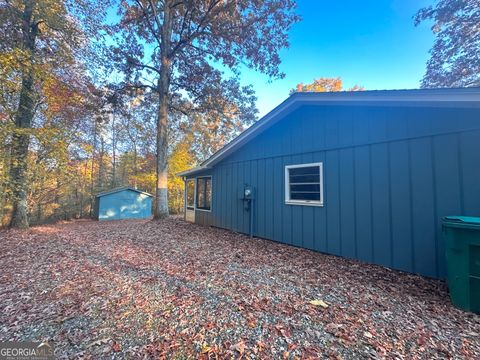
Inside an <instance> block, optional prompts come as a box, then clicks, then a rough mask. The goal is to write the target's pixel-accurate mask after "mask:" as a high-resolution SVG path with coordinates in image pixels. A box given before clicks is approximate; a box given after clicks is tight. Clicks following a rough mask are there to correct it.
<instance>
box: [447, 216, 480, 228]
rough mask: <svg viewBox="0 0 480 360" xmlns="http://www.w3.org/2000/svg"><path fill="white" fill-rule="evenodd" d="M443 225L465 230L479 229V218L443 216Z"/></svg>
mask: <svg viewBox="0 0 480 360" xmlns="http://www.w3.org/2000/svg"><path fill="white" fill-rule="evenodd" d="M443 223H444V224H445V225H447V226H456V225H457V226H459V227H466V228H472V227H473V228H476V227H480V217H474V216H445V217H444V218H443Z"/></svg>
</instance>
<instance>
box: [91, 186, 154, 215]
mask: <svg viewBox="0 0 480 360" xmlns="http://www.w3.org/2000/svg"><path fill="white" fill-rule="evenodd" d="M98 202H99V204H98V220H120V219H145V218H149V217H150V216H152V197H151V196H148V195H146V194H142V193H139V192H136V191H133V190H128V189H126V190H122V191H119V192H115V193H111V194H107V195H102V196H100V197H99V198H98Z"/></svg>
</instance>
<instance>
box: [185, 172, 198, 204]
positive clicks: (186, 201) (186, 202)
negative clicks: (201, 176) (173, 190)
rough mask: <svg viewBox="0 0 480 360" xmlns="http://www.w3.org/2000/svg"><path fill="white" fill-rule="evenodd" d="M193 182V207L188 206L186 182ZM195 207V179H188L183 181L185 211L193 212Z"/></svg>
mask: <svg viewBox="0 0 480 360" xmlns="http://www.w3.org/2000/svg"><path fill="white" fill-rule="evenodd" d="M189 181H193V207H192V206H188V193H187V191H188V182H189ZM196 206H197V179H196V178H189V179H187V180H185V210H190V211H195V207H196Z"/></svg>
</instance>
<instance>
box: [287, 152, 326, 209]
mask: <svg viewBox="0 0 480 360" xmlns="http://www.w3.org/2000/svg"><path fill="white" fill-rule="evenodd" d="M313 166H317V167H318V168H319V175H320V179H319V180H320V182H319V185H320V200H292V199H291V198H290V169H298V168H305V167H313ZM285 204H287V205H303V206H324V197H323V162H315V163H308V164H295V165H286V166H285Z"/></svg>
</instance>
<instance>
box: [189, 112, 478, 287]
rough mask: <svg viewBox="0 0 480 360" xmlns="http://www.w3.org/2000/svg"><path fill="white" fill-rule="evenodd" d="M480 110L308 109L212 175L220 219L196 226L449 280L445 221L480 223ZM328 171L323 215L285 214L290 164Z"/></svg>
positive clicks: (318, 210)
mask: <svg viewBox="0 0 480 360" xmlns="http://www.w3.org/2000/svg"><path fill="white" fill-rule="evenodd" d="M479 118H480V111H479V110H478V109H475V108H462V107H448V106H444V107H418V106H404V107H391V106H357V105H355V106H353V105H350V106H340V105H338V106H333V105H332V106H303V107H301V108H299V109H297V110H296V111H294V112H292V113H291V114H289V115H288V116H287V117H285V118H284V119H282V120H280V121H279V122H278V123H276V124H274V125H273V126H272V127H270V128H269V129H268V130H266V131H265V132H263V133H261V134H259V135H258V136H257V137H256V138H255V139H253V140H251V141H250V142H248V143H247V144H245V145H244V146H243V147H241V148H240V149H238V150H237V151H235V152H234V153H232V154H231V155H230V156H229V157H227V158H225V159H223V160H222V161H221V162H220V163H219V164H217V165H216V166H214V167H213V168H212V169H211V170H209V172H208V174H210V175H212V177H213V207H212V212H200V211H197V212H196V222H198V223H200V224H205V225H213V226H217V227H222V228H227V229H231V230H234V231H239V232H244V233H248V227H249V214H248V213H247V212H246V211H244V209H243V202H242V201H241V197H242V191H243V187H244V185H245V184H248V185H251V186H253V187H254V188H255V190H256V199H255V203H254V218H255V224H254V234H255V235H256V236H258V237H263V238H267V239H271V240H275V241H278V242H283V243H286V244H291V245H295V246H301V247H305V248H308V249H313V250H316V251H322V252H326V253H330V254H335V255H340V256H345V257H349V258H356V259H359V260H362V261H366V262H371V263H376V264H380V265H383V266H387V267H391V268H395V269H399V270H404V271H409V272H414V273H419V274H423V275H427V276H432V277H438V278H444V277H445V261H444V255H443V251H444V248H443V242H442V234H441V227H440V219H441V217H443V216H446V215H451V214H458V215H470V216H480V186H479V185H478V184H480V156H479V155H478V154H480V121H479V120H478V119H479ZM310 162H323V163H324V203H325V205H324V206H323V207H311V206H295V205H286V204H285V203H284V198H285V189H284V186H285V183H284V182H285V181H284V171H285V166H286V165H291V164H301V163H310Z"/></svg>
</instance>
